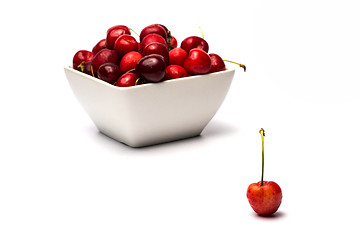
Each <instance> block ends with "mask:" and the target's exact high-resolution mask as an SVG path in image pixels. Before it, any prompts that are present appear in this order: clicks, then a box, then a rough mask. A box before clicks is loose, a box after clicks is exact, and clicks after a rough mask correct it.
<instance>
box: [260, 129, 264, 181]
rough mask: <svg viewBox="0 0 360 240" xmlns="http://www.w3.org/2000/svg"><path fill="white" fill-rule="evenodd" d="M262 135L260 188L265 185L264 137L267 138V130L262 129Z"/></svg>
mask: <svg viewBox="0 0 360 240" xmlns="http://www.w3.org/2000/svg"><path fill="white" fill-rule="evenodd" d="M259 133H260V135H261V145H262V147H261V159H262V161H261V163H262V164H261V182H260V186H262V185H263V184H264V136H265V130H264V129H263V128H261V129H260V131H259Z"/></svg>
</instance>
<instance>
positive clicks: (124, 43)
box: [114, 34, 138, 58]
mask: <svg viewBox="0 0 360 240" xmlns="http://www.w3.org/2000/svg"><path fill="white" fill-rule="evenodd" d="M137 50H138V42H137V41H136V39H135V38H134V37H133V36H131V35H128V34H124V35H121V36H120V37H118V38H117V39H116V41H115V45H114V51H115V52H116V54H117V55H118V56H119V57H120V58H121V57H123V56H124V55H125V54H126V53H128V52H131V51H137Z"/></svg>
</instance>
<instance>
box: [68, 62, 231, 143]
mask: <svg viewBox="0 0 360 240" xmlns="http://www.w3.org/2000/svg"><path fill="white" fill-rule="evenodd" d="M234 73H235V70H234V69H227V70H225V71H221V72H216V73H211V74H206V75H198V76H190V77H186V78H179V79H173V80H167V81H164V82H161V83H150V84H144V85H139V86H134V87H123V88H121V87H116V86H113V85H111V84H108V83H106V82H104V81H102V80H99V79H97V78H94V77H92V76H89V75H86V74H84V73H82V72H79V71H77V70H74V69H73V68H71V67H65V74H66V77H67V79H68V81H69V84H70V86H71V89H72V91H73V93H74V95H75V97H76V98H77V100H78V101H79V102H80V104H81V105H82V107H83V108H84V109H85V111H86V112H87V114H88V115H89V117H90V118H91V119H92V121H93V122H94V124H95V126H96V128H97V129H98V130H99V131H100V132H102V133H103V134H105V135H107V136H109V137H111V138H113V139H115V140H117V141H119V142H122V143H124V144H126V145H128V146H131V147H144V146H149V145H154V144H159V143H164V142H169V141H175V140H180V139H185V138H190V137H195V136H198V135H200V134H201V132H202V131H203V129H204V128H205V127H206V125H207V124H208V123H209V121H210V120H211V119H212V118H213V117H214V115H215V114H216V112H217V111H218V109H219V107H220V106H221V104H222V103H223V101H224V99H225V97H226V94H227V92H228V90H229V88H230V85H231V82H232V79H233V76H234Z"/></svg>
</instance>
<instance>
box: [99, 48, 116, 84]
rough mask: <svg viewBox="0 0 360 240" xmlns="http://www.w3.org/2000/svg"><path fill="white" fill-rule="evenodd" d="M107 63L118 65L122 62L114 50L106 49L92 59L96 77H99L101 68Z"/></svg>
mask: <svg viewBox="0 0 360 240" xmlns="http://www.w3.org/2000/svg"><path fill="white" fill-rule="evenodd" d="M107 62H110V63H114V64H116V65H118V64H119V62H120V59H119V57H118V56H117V54H116V53H115V51H114V50H110V49H107V48H105V49H103V50H101V51H99V52H98V53H97V54H96V55H95V56H94V58H93V59H92V68H93V73H94V76H95V77H96V76H97V71H98V69H99V67H100V66H101V65H103V64H104V63H107Z"/></svg>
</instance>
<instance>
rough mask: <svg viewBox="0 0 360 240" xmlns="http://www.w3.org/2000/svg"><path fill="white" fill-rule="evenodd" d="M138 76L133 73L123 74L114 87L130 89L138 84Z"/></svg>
mask: <svg viewBox="0 0 360 240" xmlns="http://www.w3.org/2000/svg"><path fill="white" fill-rule="evenodd" d="M139 80H140V78H139V75H137V74H136V73H134V72H128V73H124V74H123V75H121V76H120V77H119V79H118V80H117V81H116V86H118V87H132V86H135V85H138V83H139Z"/></svg>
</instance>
